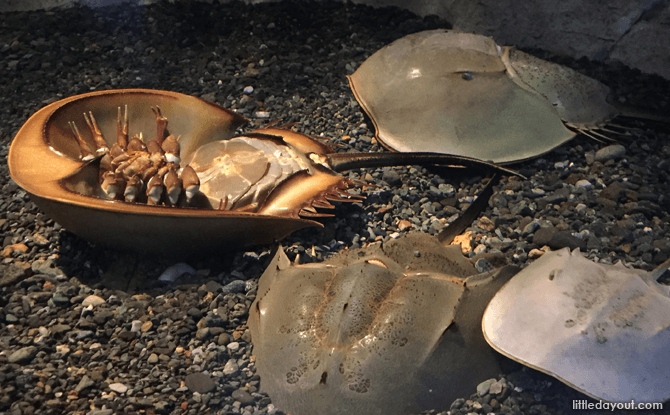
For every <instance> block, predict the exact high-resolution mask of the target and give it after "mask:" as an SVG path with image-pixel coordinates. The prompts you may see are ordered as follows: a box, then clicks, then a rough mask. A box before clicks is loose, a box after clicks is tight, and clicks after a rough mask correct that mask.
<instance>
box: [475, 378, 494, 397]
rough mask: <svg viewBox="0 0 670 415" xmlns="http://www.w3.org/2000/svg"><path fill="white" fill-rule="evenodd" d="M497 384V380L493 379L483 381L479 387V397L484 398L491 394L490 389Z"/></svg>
mask: <svg viewBox="0 0 670 415" xmlns="http://www.w3.org/2000/svg"><path fill="white" fill-rule="evenodd" d="M495 382H496V380H495V379H493V378H491V379H488V380H485V381H483V382H482V383H480V384H479V385H477V394H478V395H479V396H484V395H486V394H487V393H489V389H490V388H491V385H493V384H494V383H495Z"/></svg>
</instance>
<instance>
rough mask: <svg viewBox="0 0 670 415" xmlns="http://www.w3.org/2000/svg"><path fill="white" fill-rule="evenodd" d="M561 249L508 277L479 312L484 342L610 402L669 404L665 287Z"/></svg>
mask: <svg viewBox="0 0 670 415" xmlns="http://www.w3.org/2000/svg"><path fill="white" fill-rule="evenodd" d="M652 275H653V274H652V273H649V272H646V271H643V270H637V269H630V268H626V267H624V266H623V265H621V264H617V265H602V264H596V263H594V262H592V261H589V260H587V259H586V258H584V257H583V256H582V255H581V254H580V253H579V250H575V251H574V252H570V251H569V250H568V249H567V248H564V249H562V250H559V251H554V252H548V253H546V254H544V255H543V256H542V257H541V258H539V259H537V260H536V261H534V262H533V263H532V264H530V265H529V266H528V267H527V268H524V269H523V270H522V271H521V272H519V273H518V274H517V275H516V276H515V277H514V278H512V279H511V280H510V281H509V282H508V283H507V284H506V285H505V286H504V287H503V288H502V289H501V290H500V292H498V293H497V294H496V295H495V297H493V299H492V300H491V303H490V304H489V306H488V307H487V309H486V312H485V313H484V318H483V322H482V325H483V330H484V336H485V337H486V340H487V341H488V342H489V344H490V345H491V346H492V347H493V348H494V349H496V350H497V351H499V352H500V353H502V354H504V355H505V356H507V357H510V358H512V359H514V360H516V361H519V362H521V363H523V364H525V365H527V366H530V367H532V368H534V369H537V370H540V371H542V372H544V373H547V374H549V375H551V376H554V377H556V378H558V379H559V380H561V381H562V382H564V383H566V384H568V385H570V386H571V387H573V388H575V389H577V390H579V391H581V392H583V393H585V394H587V395H589V396H591V397H593V398H595V399H603V400H607V401H610V402H630V401H631V400H635V401H636V402H663V401H666V400H668V399H669V398H670V388H668V384H669V382H670V359H668V355H669V354H670V287H668V286H665V285H661V284H658V283H657V282H656V280H655V277H654V276H652Z"/></svg>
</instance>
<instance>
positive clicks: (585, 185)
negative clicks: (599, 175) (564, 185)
mask: <svg viewBox="0 0 670 415" xmlns="http://www.w3.org/2000/svg"><path fill="white" fill-rule="evenodd" d="M575 187H576V188H578V189H585V190H590V189H591V188H592V187H593V185H592V184H591V182H590V181H588V180H584V179H582V180H579V181H578V182H577V183H575Z"/></svg>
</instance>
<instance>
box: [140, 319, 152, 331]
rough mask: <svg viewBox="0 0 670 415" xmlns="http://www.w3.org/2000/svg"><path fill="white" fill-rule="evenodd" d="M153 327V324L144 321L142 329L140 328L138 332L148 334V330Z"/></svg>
mask: <svg viewBox="0 0 670 415" xmlns="http://www.w3.org/2000/svg"><path fill="white" fill-rule="evenodd" d="M153 326H154V323H152V322H150V321H145V322H144V323H142V327H140V331H141V332H142V333H146V332H148V331H149V330H151V328H152V327H153Z"/></svg>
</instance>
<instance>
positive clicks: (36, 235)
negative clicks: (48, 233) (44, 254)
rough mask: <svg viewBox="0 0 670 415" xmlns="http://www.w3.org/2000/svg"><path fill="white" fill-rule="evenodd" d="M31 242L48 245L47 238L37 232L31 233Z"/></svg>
mask: <svg viewBox="0 0 670 415" xmlns="http://www.w3.org/2000/svg"><path fill="white" fill-rule="evenodd" d="M33 242H35V244H36V245H37V246H40V247H43V246H47V245H49V240H48V239H47V238H45V237H44V236H42V235H40V234H39V233H37V232H36V233H34V234H33Z"/></svg>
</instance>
